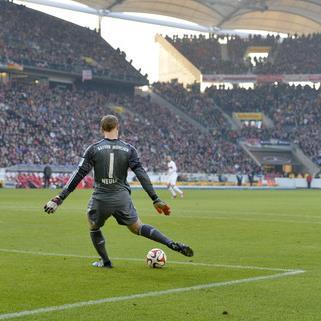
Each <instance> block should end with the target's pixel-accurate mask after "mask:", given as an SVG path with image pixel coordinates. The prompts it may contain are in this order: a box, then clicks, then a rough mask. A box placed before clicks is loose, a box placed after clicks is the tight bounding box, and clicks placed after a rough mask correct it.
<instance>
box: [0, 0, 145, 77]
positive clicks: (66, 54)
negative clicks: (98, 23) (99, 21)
mask: <svg viewBox="0 0 321 321" xmlns="http://www.w3.org/2000/svg"><path fill="white" fill-rule="evenodd" d="M0 25H1V28H0V64H1V63H2V64H19V65H23V66H28V67H37V68H47V69H55V70H61V71H65V72H73V73H78V74H79V73H81V72H82V70H88V69H90V70H91V71H92V73H93V75H97V76H108V77H111V78H121V79H126V80H137V79H141V78H143V76H142V75H141V74H140V73H139V72H138V71H137V70H136V69H135V68H134V67H133V66H132V65H131V63H129V62H127V61H126V54H125V53H124V52H122V51H120V50H119V49H117V50H115V49H113V48H112V47H111V46H110V45H109V44H108V43H107V42H106V41H105V40H104V39H103V38H102V37H101V36H100V35H99V34H98V33H97V32H96V31H93V30H89V29H88V28H83V27H80V26H78V25H75V24H73V23H70V22H67V21H64V20H61V19H58V18H55V17H53V16H50V15H47V14H44V13H42V12H39V11H36V10H32V9H29V8H27V7H25V6H22V5H17V4H14V3H12V2H9V1H6V0H2V1H0Z"/></svg>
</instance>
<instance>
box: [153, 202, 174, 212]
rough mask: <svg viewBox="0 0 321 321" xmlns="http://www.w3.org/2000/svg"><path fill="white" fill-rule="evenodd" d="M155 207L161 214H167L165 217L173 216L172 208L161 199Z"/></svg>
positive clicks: (154, 203) (155, 203)
mask: <svg viewBox="0 0 321 321" xmlns="http://www.w3.org/2000/svg"><path fill="white" fill-rule="evenodd" d="M153 205H154V207H155V209H156V211H157V212H158V213H159V214H165V215H169V214H171V208H170V207H169V205H168V204H166V203H165V202H163V201H162V200H161V199H159V198H157V199H156V200H155V201H154V202H153Z"/></svg>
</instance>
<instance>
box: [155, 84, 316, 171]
mask: <svg viewBox="0 0 321 321" xmlns="http://www.w3.org/2000/svg"><path fill="white" fill-rule="evenodd" d="M154 86H155V89H156V90H157V92H158V93H159V94H161V95H162V96H163V97H164V98H166V99H167V100H169V101H170V102H172V103H173V104H174V105H176V106H177V107H178V108H181V109H182V110H183V111H184V112H186V113H187V114H188V115H190V116H191V117H193V118H194V119H197V120H198V121H199V122H200V123H201V124H202V125H203V126H205V127H207V128H218V130H219V131H220V132H221V133H222V134H224V135H225V137H226V138H227V139H229V140H233V138H234V139H260V140H268V139H279V140H285V141H290V142H293V143H296V144H298V145H299V147H300V148H301V149H302V150H303V151H304V153H305V154H306V155H308V156H309V157H310V158H311V159H312V160H313V161H314V162H315V163H318V164H319V165H320V164H321V141H320V138H319V137H320V136H321V122H320V120H321V91H320V89H319V90H316V89H315V88H312V87H310V86H304V87H302V86H297V87H295V86H289V85H286V84H278V85H261V86H257V87H255V88H254V89H244V88H234V89H230V90H226V89H217V88H216V87H210V88H208V89H207V90H206V92H205V93H204V94H200V93H199V94H196V93H191V92H189V91H188V90H187V89H185V88H184V87H183V86H182V85H180V84H179V83H177V82H172V83H155V84H154ZM195 102H202V103H201V104H200V106H201V107H200V108H202V112H201V113H200V112H198V111H197V109H195V108H194V105H195ZM223 112H224V113H226V114H228V115H229V116H230V117H231V116H232V113H233V112H261V113H263V114H264V115H265V116H267V117H268V118H269V119H271V120H272V122H273V126H272V128H268V127H266V126H263V127H262V128H255V127H245V128H242V130H241V131H233V130H230V129H229V128H230V126H229V125H228V124H227V123H226V120H224V118H219V117H218V116H217V115H218V114H220V116H221V117H222V113H223ZM216 120H217V121H216ZM220 125H221V126H220Z"/></svg>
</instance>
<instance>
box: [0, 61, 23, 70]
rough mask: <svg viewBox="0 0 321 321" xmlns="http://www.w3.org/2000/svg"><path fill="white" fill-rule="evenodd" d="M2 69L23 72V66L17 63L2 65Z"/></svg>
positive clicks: (0, 64) (0, 65) (0, 67)
mask: <svg viewBox="0 0 321 321" xmlns="http://www.w3.org/2000/svg"><path fill="white" fill-rule="evenodd" d="M0 69H7V70H16V71H23V65H21V64H17V63H15V62H10V63H0Z"/></svg>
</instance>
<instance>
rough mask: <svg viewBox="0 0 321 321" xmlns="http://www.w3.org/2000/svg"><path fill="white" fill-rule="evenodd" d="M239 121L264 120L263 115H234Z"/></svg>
mask: <svg viewBox="0 0 321 321" xmlns="http://www.w3.org/2000/svg"><path fill="white" fill-rule="evenodd" d="M233 115H235V117H236V118H237V119H239V120H262V119H263V115H262V113H233Z"/></svg>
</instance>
